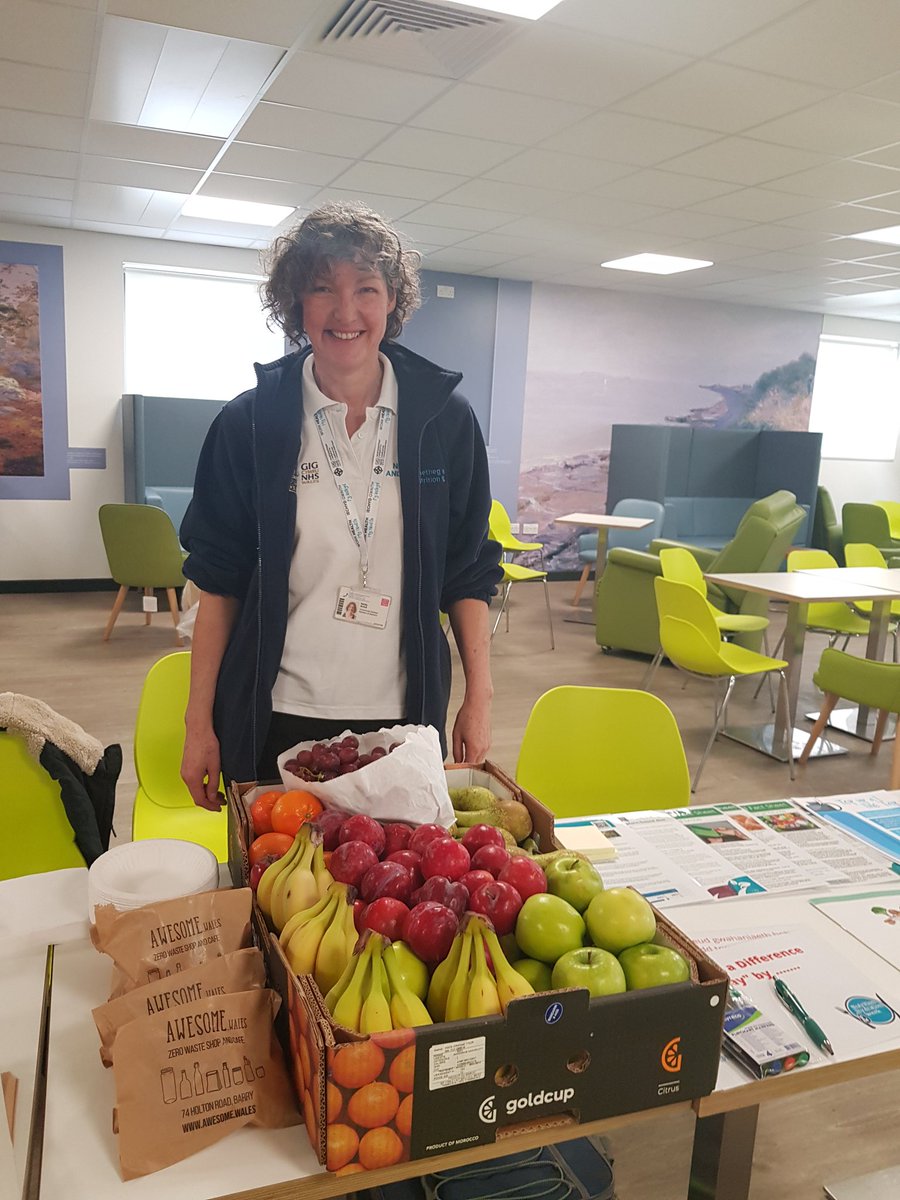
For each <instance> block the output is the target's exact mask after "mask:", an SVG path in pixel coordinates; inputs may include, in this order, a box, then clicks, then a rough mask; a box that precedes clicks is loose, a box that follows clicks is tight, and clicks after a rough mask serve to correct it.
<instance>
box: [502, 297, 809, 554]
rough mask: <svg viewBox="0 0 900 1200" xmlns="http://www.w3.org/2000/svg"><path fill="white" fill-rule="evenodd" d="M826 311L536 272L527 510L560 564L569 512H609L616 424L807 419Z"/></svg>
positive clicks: (572, 545)
mask: <svg viewBox="0 0 900 1200" xmlns="http://www.w3.org/2000/svg"><path fill="white" fill-rule="evenodd" d="M821 327H822V317H821V315H820V314H816V313H802V312H789V311H785V310H783V309H769V308H758V307H755V306H751V305H737V304H718V303H715V302H713V301H708V300H691V299H684V298H681V297H677V298H675V297H671V298H670V297H667V296H652V295H638V294H632V293H628V292H612V291H609V292H607V291H600V290H598V289H587V288H576V287H569V286H562V285H551V284H535V285H534V288H533V292H532V301H531V323H530V328H529V339H528V366H527V375H526V383H525V417H524V429H523V435H522V457H521V468H520V474H519V504H518V519H519V520H520V521H522V522H525V521H533V522H536V523H538V524H539V526H540V539H541V541H542V542H543V543H544V546H545V551H544V561H545V563H546V565H547V567H548V568H549V569H550V570H556V571H562V570H573V569H575V568H578V567H580V563H579V562H578V556H577V535H578V532H579V531H578V530H577V529H574V528H573V527H571V526H563V525H554V524H553V519H554V517H558V516H562V514H563V513H566V512H601V513H602V512H605V511H606V483H607V474H608V464H609V445H610V436H611V432H610V431H611V428H612V426H613V425H614V424H620V423H628V424H648V425H659V424H663V423H668V422H679V423H685V424H688V425H692V426H703V427H705V428H710V429H789V430H801V431H802V430H806V429H807V428H808V426H809V408H810V399H811V395H812V383H813V375H814V373H815V356H816V352H817V348H818V341H819V333H820V332H821Z"/></svg>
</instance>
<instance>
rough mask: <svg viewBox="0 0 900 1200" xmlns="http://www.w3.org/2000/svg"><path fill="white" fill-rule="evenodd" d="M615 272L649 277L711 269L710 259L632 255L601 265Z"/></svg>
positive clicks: (667, 255)
mask: <svg viewBox="0 0 900 1200" xmlns="http://www.w3.org/2000/svg"><path fill="white" fill-rule="evenodd" d="M600 265H601V266H603V267H609V268H610V269H611V270H613V271H641V272H643V273H644V274H647V275H677V274H679V272H681V271H697V270H699V269H700V268H701V267H711V266H712V265H713V264H712V262H711V261H710V260H709V259H703V258H677V257H675V255H672V254H632V255H630V256H629V257H628V258H616V259H612V260H611V261H609V262H605V263H601V264H600Z"/></svg>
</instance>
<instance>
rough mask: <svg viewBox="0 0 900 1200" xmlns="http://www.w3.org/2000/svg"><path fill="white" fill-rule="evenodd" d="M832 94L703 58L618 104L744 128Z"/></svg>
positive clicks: (646, 113) (705, 124)
mask: <svg viewBox="0 0 900 1200" xmlns="http://www.w3.org/2000/svg"><path fill="white" fill-rule="evenodd" d="M827 95H828V92H826V91H825V89H824V88H818V87H812V86H811V85H810V84H806V83H791V82H789V81H788V80H786V79H778V78H776V77H775V76H773V75H762V74H760V72H758V71H745V70H744V69H743V68H741V67H731V66H726V65H725V64H724V63H715V62H698V63H694V64H693V65H692V66H689V67H686V68H685V69H684V70H683V71H679V72H678V73H677V74H676V75H670V76H669V77H668V79H663V80H661V81H660V82H659V83H655V84H653V85H652V86H651V87H647V88H644V89H643V91H641V92H638V93H637V95H635V96H630V97H629V98H628V99H627V100H623V101H622V102H621V103H619V104H617V105H616V108H617V109H618V110H619V111H620V112H629V113H636V114H637V115H638V116H643V117H656V118H659V119H661V120H667V121H678V122H683V123H684V124H685V125H697V126H700V127H701V128H705V129H718V130H720V131H721V132H723V133H740V132H741V130H744V129H747V128H749V127H750V126H752V125H757V124H759V123H760V122H761V121H768V120H771V119H772V118H773V117H778V116H781V115H782V114H784V113H789V112H793V110H794V109H797V108H802V107H804V106H805V105H807V104H812V103H814V102H815V101H817V100H823V99H824V98H825V97H826V96H827ZM713 98H715V99H714V100H713Z"/></svg>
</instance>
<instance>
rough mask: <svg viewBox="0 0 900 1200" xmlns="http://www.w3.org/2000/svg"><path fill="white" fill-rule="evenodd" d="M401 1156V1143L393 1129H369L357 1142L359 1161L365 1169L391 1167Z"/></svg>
mask: <svg viewBox="0 0 900 1200" xmlns="http://www.w3.org/2000/svg"><path fill="white" fill-rule="evenodd" d="M402 1157H403V1143H402V1142H401V1141H400V1139H399V1137H398V1136H397V1134H396V1133H394V1131H393V1129H370V1130H369V1132H368V1133H365V1134H363V1137H362V1140H361V1141H360V1143H359V1161H360V1163H361V1164H362V1166H363V1168H364V1169H365V1170H366V1171H374V1170H376V1168H378V1167H392V1166H393V1165H394V1163H398V1162H399V1161H400V1159H401V1158H402Z"/></svg>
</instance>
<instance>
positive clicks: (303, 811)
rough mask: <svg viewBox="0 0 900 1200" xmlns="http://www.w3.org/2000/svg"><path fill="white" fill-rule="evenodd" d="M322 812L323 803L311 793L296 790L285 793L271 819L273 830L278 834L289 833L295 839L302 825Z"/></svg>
mask: <svg viewBox="0 0 900 1200" xmlns="http://www.w3.org/2000/svg"><path fill="white" fill-rule="evenodd" d="M321 811H322V805H321V803H320V802H319V801H318V800H317V799H316V797H315V796H314V795H312V793H311V792H301V791H299V790H296V789H295V790H294V791H290V792H283V793H282V794H281V795H280V796H279V797H278V799H277V800H276V801H275V804H274V805H273V806H272V811H271V812H270V814H269V818H270V820H271V822H272V828H273V829H274V830H275V831H276V832H277V833H289V834H290V835H291V837H292V838H293V837H294V836H295V835H296V833H297V830H298V829H299V828H300V826H301V825H305V824H306V822H307V821H311V820H312V818H313V817H317V816H318V815H319V813H320V812H321Z"/></svg>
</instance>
